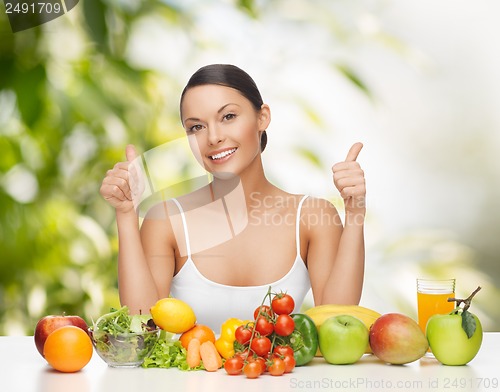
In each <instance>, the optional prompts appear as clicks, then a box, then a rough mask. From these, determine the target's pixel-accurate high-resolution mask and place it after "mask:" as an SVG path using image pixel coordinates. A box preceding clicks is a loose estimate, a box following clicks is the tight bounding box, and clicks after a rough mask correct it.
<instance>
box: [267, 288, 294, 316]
mask: <svg viewBox="0 0 500 392" xmlns="http://www.w3.org/2000/svg"><path fill="white" fill-rule="evenodd" d="M271 308H272V310H273V312H274V313H276V314H290V313H292V312H293V309H294V308H295V301H294V300H293V298H292V296H291V295H290V294H285V293H279V294H276V295H275V296H274V297H273V300H272V301H271Z"/></svg>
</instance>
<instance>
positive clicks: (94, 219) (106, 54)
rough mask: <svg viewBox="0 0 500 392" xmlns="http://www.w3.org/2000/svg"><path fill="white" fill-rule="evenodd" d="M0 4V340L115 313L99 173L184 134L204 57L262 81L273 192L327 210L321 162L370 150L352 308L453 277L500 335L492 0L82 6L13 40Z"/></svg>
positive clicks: (110, 238)
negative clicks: (48, 321)
mask: <svg viewBox="0 0 500 392" xmlns="http://www.w3.org/2000/svg"><path fill="white" fill-rule="evenodd" d="M0 11H1V15H0V222H1V226H0V335H22V334H27V335H30V334H32V333H33V328H34V325H35V323H36V321H37V320H38V319H39V318H40V317H42V316H44V315H46V314H57V313H62V312H65V313H66V314H79V315H81V316H82V317H84V318H85V319H86V320H87V321H88V322H90V321H91V320H92V318H94V319H95V318H97V317H98V316H99V315H100V314H101V313H103V312H105V311H107V310H108V309H109V307H111V306H118V294H117V281H116V256H117V255H116V251H117V240H116V228H115V221H114V212H113V211H112V209H111V207H109V206H108V205H107V204H106V203H105V202H104V201H103V200H102V199H101V197H100V195H99V187H100V183H101V181H102V178H103V176H104V175H105V172H106V170H107V169H109V168H111V167H112V166H113V164H114V163H115V162H117V161H120V160H123V159H124V148H125V145H126V144H128V143H134V144H135V145H136V146H137V148H138V150H139V151H147V150H150V149H152V148H153V147H155V146H157V145H161V144H163V143H166V142H168V141H169V140H172V139H175V138H177V137H180V136H182V134H183V131H182V129H181V126H180V123H179V118H178V98H179V95H180V92H181V90H182V88H183V86H184V84H185V83H186V81H187V79H188V78H189V76H190V75H191V74H192V73H193V72H194V71H195V70H196V69H197V68H199V67H200V66H202V65H205V64H208V63H233V64H236V65H238V66H240V67H242V68H244V69H245V70H247V71H248V72H249V73H250V74H251V75H252V76H253V77H254V78H255V80H256V82H257V84H258V85H259V86H260V88H261V92H262V94H263V96H264V100H265V101H266V102H268V103H269V104H270V106H271V109H272V113H273V122H272V125H271V127H270V129H269V130H268V133H269V145H268V148H267V150H266V152H265V154H264V156H263V158H264V161H265V165H266V168H267V169H266V171H267V173H268V176H269V177H270V178H271V179H272V180H273V181H274V182H275V183H276V184H278V185H279V186H282V187H283V188H285V189H287V190H289V191H291V192H298V193H308V194H313V195H316V196H320V197H326V198H329V199H331V200H332V201H333V202H334V203H338V201H339V200H338V195H337V193H336V191H335V189H334V186H333V184H332V182H331V174H330V167H331V165H332V164H333V163H334V162H336V161H339V160H342V159H343V158H344V157H345V154H346V153H347V150H348V148H349V146H350V145H351V144H352V143H353V142H355V141H358V140H361V141H363V142H364V144H365V148H364V150H363V151H362V153H361V155H360V159H359V160H360V162H361V164H362V165H363V168H364V169H365V173H366V177H367V183H368V203H369V204H368V206H369V213H368V217H367V228H366V238H367V268H366V279H365V289H364V293H363V297H362V300H361V304H362V305H365V306H368V307H372V308H374V309H376V310H378V311H380V312H388V311H400V312H404V313H407V314H409V315H411V316H413V317H416V295H415V278H416V277H417V276H428V277H451V276H453V277H456V278H457V296H459V297H464V296H467V295H468V294H469V293H470V292H471V291H472V290H473V289H474V288H475V287H477V286H478V285H481V286H482V287H483V290H482V291H481V292H480V293H479V294H478V295H477V296H476V299H475V303H474V304H473V308H472V309H473V310H474V311H475V313H477V314H478V315H479V317H480V318H481V320H482V321H483V324H484V327H485V329H486V330H490V331H499V330H500V328H499V325H500V310H499V309H500V308H499V307H498V300H499V299H500V295H499V291H498V282H499V279H500V266H499V264H500V263H499V261H500V260H499V254H500V241H499V240H498V238H499V237H500V236H499V234H500V208H499V207H500V205H499V202H498V200H500V184H499V180H498V179H499V178H500V165H499V162H500V160H499V159H498V154H499V152H500V148H499V146H500V132H498V127H499V125H500V115H499V113H498V110H497V106H498V105H497V103H498V102H499V101H500V77H499V75H498V71H497V70H498V69H500V54H499V51H500V49H499V47H498V44H497V43H498V38H499V37H500V28H499V27H498V26H497V23H496V21H495V20H494V18H493V16H494V15H495V14H497V15H498V12H499V11H500V7H499V5H498V4H497V3H496V2H494V1H480V2H475V3H474V9H473V10H471V9H470V4H469V3H468V2H466V1H451V0H450V1H442V2H439V4H436V3H435V2H431V1H421V2H414V1H409V0H404V1H403V0H401V1H397V2H396V1H307V0H302V1H301V0H287V1H285V0H269V1H253V0H227V1H215V0H212V1H201V0H189V1H181V0H164V1H156V0H147V1H141V2H139V1H137V2H136V1H126V0H121V1H111V0H108V1H106V0H92V1H90V0H83V1H81V2H80V3H79V4H78V5H77V6H76V7H75V8H74V9H73V10H71V11H70V12H69V13H68V14H66V15H64V16H62V17H60V18H58V19H56V20H54V21H52V22H49V23H47V24H45V25H42V26H40V27H36V28H33V29H29V30H26V31H22V32H18V33H16V34H13V33H12V32H11V30H10V25H9V22H8V19H7V17H6V15H5V9H4V8H3V5H1V6H0ZM338 206H339V208H340V209H341V208H342V207H341V204H340V203H339V204H338ZM311 304H312V303H311V299H310V296H309V297H308V300H307V301H306V304H305V306H310V305H311Z"/></svg>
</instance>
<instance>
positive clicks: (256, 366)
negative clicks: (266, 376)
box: [243, 361, 262, 378]
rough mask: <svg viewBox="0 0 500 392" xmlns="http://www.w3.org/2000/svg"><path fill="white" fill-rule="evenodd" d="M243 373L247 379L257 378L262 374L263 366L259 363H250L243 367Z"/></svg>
mask: <svg viewBox="0 0 500 392" xmlns="http://www.w3.org/2000/svg"><path fill="white" fill-rule="evenodd" d="M243 373H245V376H247V378H257V377H259V376H260V375H261V374H262V364H261V363H260V362H257V361H253V362H248V363H246V364H245V366H243Z"/></svg>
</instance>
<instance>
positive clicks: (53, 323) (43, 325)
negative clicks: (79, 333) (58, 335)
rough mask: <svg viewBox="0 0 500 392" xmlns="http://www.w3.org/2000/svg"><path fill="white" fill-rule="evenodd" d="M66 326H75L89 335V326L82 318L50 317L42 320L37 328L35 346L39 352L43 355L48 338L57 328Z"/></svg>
mask: <svg viewBox="0 0 500 392" xmlns="http://www.w3.org/2000/svg"><path fill="white" fill-rule="evenodd" d="M65 325H74V326H76V327H79V328H81V329H83V330H84V331H85V332H86V333H88V326H87V323H86V322H85V320H84V319H82V318H81V317H80V316H66V315H50V316H45V317H43V318H41V319H40V320H39V321H38V323H37V324H36V327H35V345H36V348H37V350H38V352H39V353H40V354H41V355H42V357H44V355H43V346H44V345H45V340H47V337H48V336H49V335H50V334H51V333H52V332H53V331H55V330H56V329H57V328H60V327H64V326H65Z"/></svg>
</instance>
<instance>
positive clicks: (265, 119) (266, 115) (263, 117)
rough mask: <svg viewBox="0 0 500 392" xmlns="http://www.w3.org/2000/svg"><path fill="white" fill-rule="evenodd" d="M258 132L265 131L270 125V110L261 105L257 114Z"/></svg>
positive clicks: (266, 106) (265, 105) (267, 106)
mask: <svg viewBox="0 0 500 392" xmlns="http://www.w3.org/2000/svg"><path fill="white" fill-rule="evenodd" d="M258 121H259V131H265V130H266V129H267V128H268V127H269V124H270V123H271V109H270V108H269V105H267V104H265V103H264V104H262V106H261V107H260V112H259V119H258Z"/></svg>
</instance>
